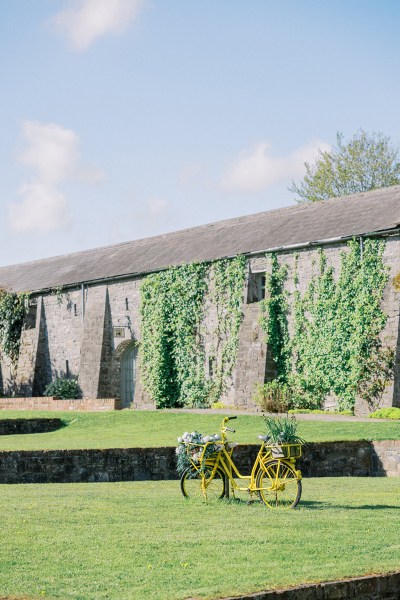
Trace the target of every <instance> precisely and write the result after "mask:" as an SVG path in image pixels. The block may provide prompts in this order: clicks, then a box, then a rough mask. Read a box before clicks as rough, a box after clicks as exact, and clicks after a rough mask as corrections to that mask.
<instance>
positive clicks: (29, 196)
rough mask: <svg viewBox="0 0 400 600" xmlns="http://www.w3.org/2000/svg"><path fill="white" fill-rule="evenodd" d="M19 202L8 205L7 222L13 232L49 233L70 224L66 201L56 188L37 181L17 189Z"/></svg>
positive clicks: (67, 226)
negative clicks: (20, 197)
mask: <svg viewBox="0 0 400 600" xmlns="http://www.w3.org/2000/svg"><path fill="white" fill-rule="evenodd" d="M18 195H19V196H22V200H21V201H20V202H16V203H13V204H11V205H10V207H9V224H10V227H11V229H12V231H14V232H15V233H30V232H35V233H49V232H50V231H55V230H60V229H68V228H69V227H70V225H71V217H70V215H69V210H68V205H67V201H66V200H65V198H64V196H63V194H62V193H61V192H59V191H58V190H57V189H56V188H53V187H51V186H48V185H46V184H42V183H39V182H33V183H28V184H25V185H23V186H21V188H20V189H19V191H18Z"/></svg>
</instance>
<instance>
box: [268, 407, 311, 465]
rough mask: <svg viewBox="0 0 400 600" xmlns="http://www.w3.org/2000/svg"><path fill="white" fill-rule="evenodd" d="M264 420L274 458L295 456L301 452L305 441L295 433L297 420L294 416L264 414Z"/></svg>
mask: <svg viewBox="0 0 400 600" xmlns="http://www.w3.org/2000/svg"><path fill="white" fill-rule="evenodd" d="M264 422H265V426H266V430H267V436H268V437H269V444H270V445H271V446H272V456H274V457H276V458H290V457H293V458H296V457H298V456H300V454H301V446H302V445H303V444H304V443H305V442H304V440H303V438H301V437H300V436H298V435H297V426H298V421H297V419H296V417H294V416H292V417H275V416H271V415H265V416H264Z"/></svg>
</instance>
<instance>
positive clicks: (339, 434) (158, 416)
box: [0, 410, 400, 450]
mask: <svg viewBox="0 0 400 600" xmlns="http://www.w3.org/2000/svg"><path fill="white" fill-rule="evenodd" d="M49 416H55V417H56V416H57V417H61V419H63V421H64V422H65V424H66V426H65V427H63V428H62V429H59V430H58V431H54V432H50V433H43V434H29V435H9V436H4V435H2V436H0V450H40V449H43V450H50V449H56V450H58V449H79V448H129V447H134V446H136V447H148V446H174V445H176V438H177V437H178V436H180V435H182V433H183V432H184V431H193V430H198V431H201V432H202V433H216V432H218V431H219V426H220V423H221V420H222V418H223V416H224V415H223V413H222V414H221V415H219V414H217V415H216V414H209V413H208V414H198V413H167V412H158V411H132V410H124V411H111V412H101V413H83V412H79V413H76V412H74V413H65V412H41V411H31V412H29V411H23V412H22V411H1V413H0V418H21V417H24V418H29V417H31V418H32V417H49ZM232 427H234V428H235V429H236V431H237V433H236V434H231V436H232V438H233V439H235V440H236V441H238V442H240V443H254V444H256V443H257V441H258V440H257V435H258V434H260V433H264V429H265V427H264V421H263V419H262V417H261V416H254V415H253V416H250V415H248V416H247V415H245V416H239V417H238V419H237V421H234V422H232ZM299 435H300V437H302V438H304V439H305V440H307V441H308V442H319V441H337V440H359V439H371V440H372V439H373V440H392V439H400V423H399V422H387V421H371V422H345V421H300V422H299Z"/></svg>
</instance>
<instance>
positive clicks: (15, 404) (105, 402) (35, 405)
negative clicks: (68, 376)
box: [0, 396, 121, 412]
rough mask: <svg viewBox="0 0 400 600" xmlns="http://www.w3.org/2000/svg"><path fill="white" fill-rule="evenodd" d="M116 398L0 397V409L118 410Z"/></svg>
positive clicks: (119, 403) (118, 401)
mask: <svg viewBox="0 0 400 600" xmlns="http://www.w3.org/2000/svg"><path fill="white" fill-rule="evenodd" d="M120 409H121V401H120V400H119V399H118V398H81V399H79V400H74V399H71V400H61V399H60V398H56V397H54V396H40V397H31V398H0V410H62V411H64V410H66V411H68V410H85V411H89V412H97V411H103V410H120Z"/></svg>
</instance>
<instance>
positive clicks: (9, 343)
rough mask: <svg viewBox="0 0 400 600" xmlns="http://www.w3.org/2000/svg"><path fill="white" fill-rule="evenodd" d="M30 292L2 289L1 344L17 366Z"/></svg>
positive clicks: (0, 312)
mask: <svg viewBox="0 0 400 600" xmlns="http://www.w3.org/2000/svg"><path fill="white" fill-rule="evenodd" d="M28 299H29V295H28V294H14V293H9V292H6V291H5V290H1V289H0V344H1V351H2V352H3V353H4V355H5V356H7V357H8V358H9V359H10V361H11V365H12V367H14V368H15V366H16V363H17V360H18V355H19V347H20V340H21V331H22V326H23V324H24V319H25V316H26V309H27V303H28Z"/></svg>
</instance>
